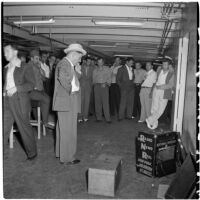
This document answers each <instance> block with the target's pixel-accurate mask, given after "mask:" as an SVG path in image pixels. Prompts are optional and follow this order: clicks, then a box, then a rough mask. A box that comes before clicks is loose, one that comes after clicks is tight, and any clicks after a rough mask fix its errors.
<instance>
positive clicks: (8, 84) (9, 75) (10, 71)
mask: <svg viewBox="0 0 200 200" xmlns="http://www.w3.org/2000/svg"><path fill="white" fill-rule="evenodd" d="M20 66H21V60H18V59H17V60H16V61H15V62H14V63H9V64H8V65H6V67H8V71H7V76H6V90H9V89H11V88H13V87H15V80H14V76H13V73H14V70H15V67H20Z"/></svg>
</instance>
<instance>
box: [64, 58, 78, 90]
mask: <svg viewBox="0 0 200 200" xmlns="http://www.w3.org/2000/svg"><path fill="white" fill-rule="evenodd" d="M65 58H66V59H67V60H68V61H69V63H70V64H71V66H72V70H73V72H74V73H73V78H72V81H71V85H72V92H77V91H79V89H80V84H79V80H78V78H77V77H75V73H76V72H75V71H74V65H73V63H72V62H71V60H69V59H68V58H67V57H65ZM75 79H76V80H75Z"/></svg>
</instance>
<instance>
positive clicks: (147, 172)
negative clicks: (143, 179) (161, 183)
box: [138, 168, 152, 176]
mask: <svg viewBox="0 0 200 200" xmlns="http://www.w3.org/2000/svg"><path fill="white" fill-rule="evenodd" d="M138 172H140V173H142V174H145V175H147V176H152V172H149V171H147V170H145V169H142V168H138Z"/></svg>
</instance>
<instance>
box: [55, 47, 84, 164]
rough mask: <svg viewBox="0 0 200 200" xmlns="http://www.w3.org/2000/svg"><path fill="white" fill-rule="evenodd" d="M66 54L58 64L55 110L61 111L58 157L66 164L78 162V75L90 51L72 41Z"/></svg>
mask: <svg viewBox="0 0 200 200" xmlns="http://www.w3.org/2000/svg"><path fill="white" fill-rule="evenodd" d="M64 52H65V53H66V56H65V57H64V58H63V59H62V60H61V61H60V62H59V63H58V64H57V66H56V70H55V88H54V96H53V110H55V111H57V116H58V121H57V125H56V157H58V158H60V162H61V163H64V164H77V163H79V162H80V160H78V159H76V158H75V154H76V146H77V114H78V112H80V100H79V96H80V95H79V92H80V85H79V80H78V78H79V77H80V75H81V67H80V65H79V62H80V61H81V58H82V56H84V55H86V51H85V50H84V49H83V47H82V46H81V45H80V44H70V45H69V46H68V47H67V48H66V49H64Z"/></svg>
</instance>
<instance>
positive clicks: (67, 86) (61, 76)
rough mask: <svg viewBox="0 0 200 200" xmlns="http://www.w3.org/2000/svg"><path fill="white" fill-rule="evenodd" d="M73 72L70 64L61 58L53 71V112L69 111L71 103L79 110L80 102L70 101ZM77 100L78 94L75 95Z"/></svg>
mask: <svg viewBox="0 0 200 200" xmlns="http://www.w3.org/2000/svg"><path fill="white" fill-rule="evenodd" d="M73 75H74V70H73V68H72V66H71V64H70V62H69V61H68V60H67V59H66V58H63V59H62V60H61V61H60V62H59V63H58V64H57V66H56V70H55V85H54V95H53V110H55V111H70V109H71V107H72V106H71V105H72V104H73V103H76V104H77V108H78V110H80V108H79V107H80V105H79V103H80V101H76V102H72V101H71V95H72V93H71V91H72V85H71V82H72V78H73ZM77 95H78V98H79V96H80V92H78V93H77Z"/></svg>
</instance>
